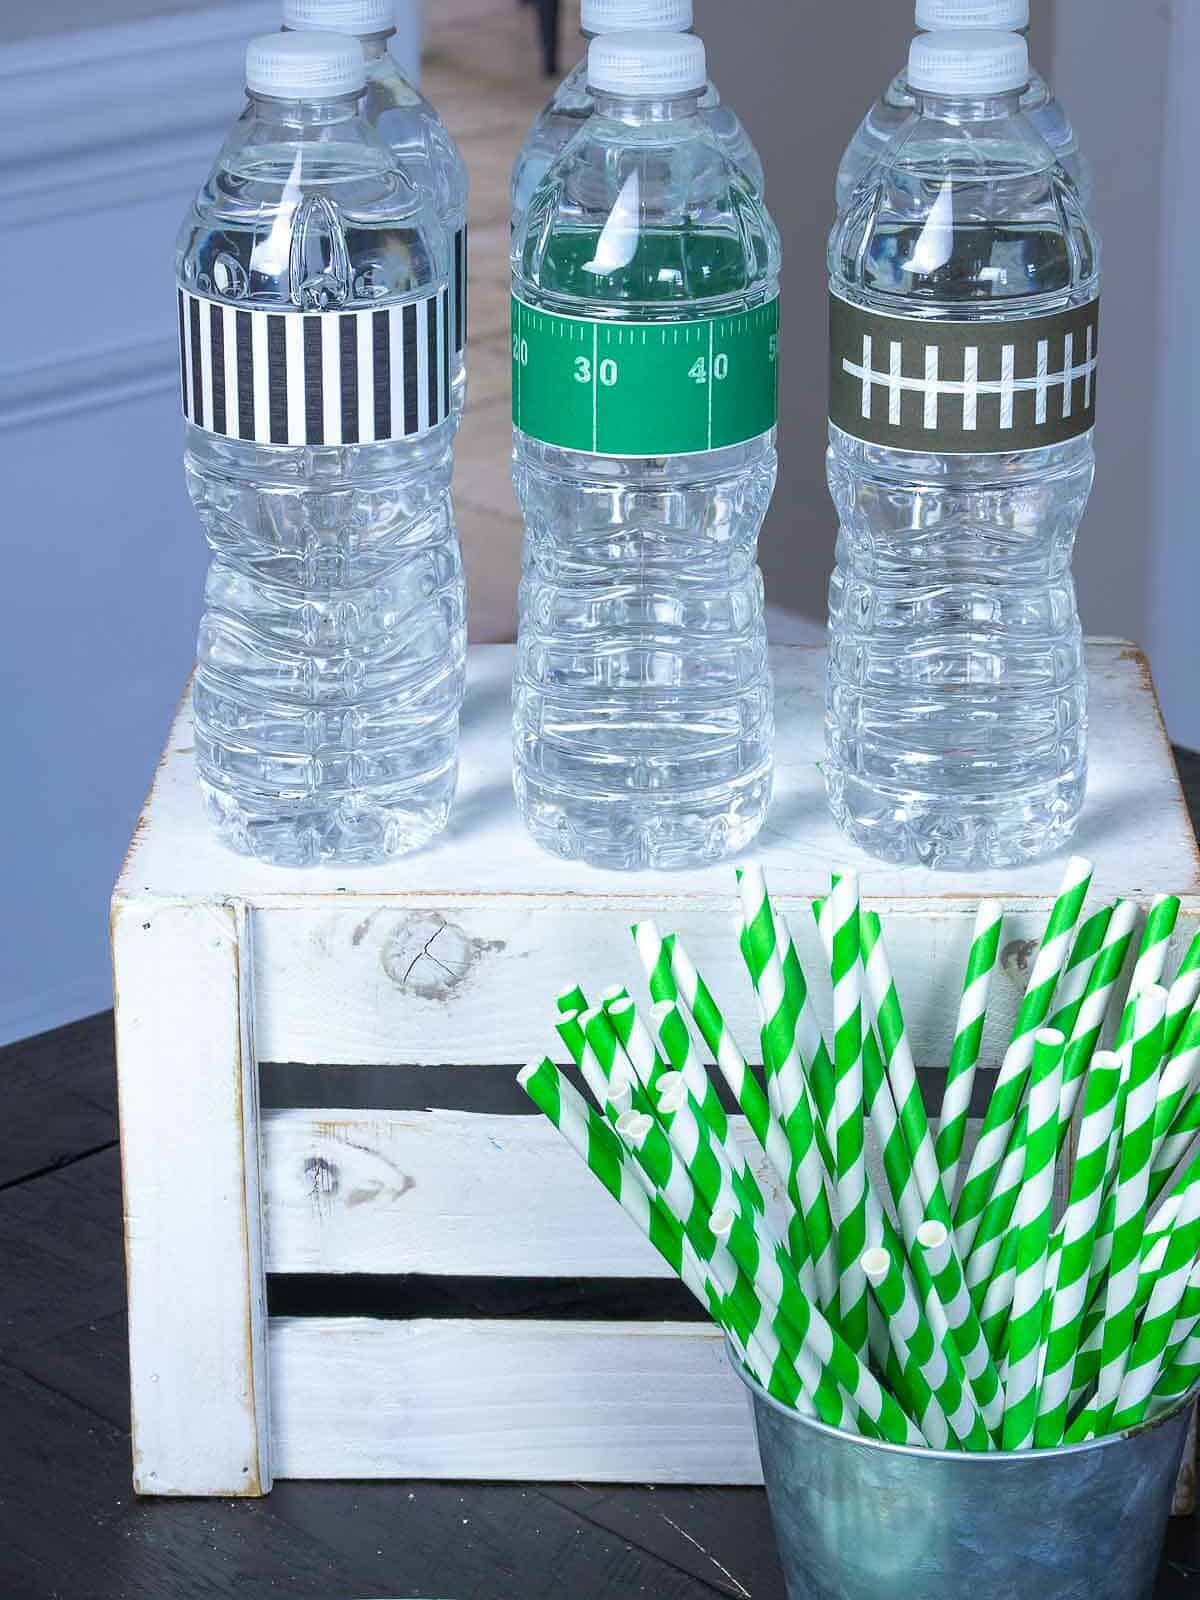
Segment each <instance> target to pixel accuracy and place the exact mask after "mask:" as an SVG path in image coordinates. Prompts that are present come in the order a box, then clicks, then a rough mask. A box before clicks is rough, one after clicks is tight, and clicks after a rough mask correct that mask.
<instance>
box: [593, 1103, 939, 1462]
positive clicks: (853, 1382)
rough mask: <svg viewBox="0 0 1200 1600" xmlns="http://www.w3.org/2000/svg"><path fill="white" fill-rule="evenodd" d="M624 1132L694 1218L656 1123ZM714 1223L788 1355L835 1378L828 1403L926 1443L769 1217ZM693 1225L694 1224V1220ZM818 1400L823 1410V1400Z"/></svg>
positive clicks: (873, 1426)
mask: <svg viewBox="0 0 1200 1600" xmlns="http://www.w3.org/2000/svg"><path fill="white" fill-rule="evenodd" d="M617 1131H618V1133H619V1134H620V1135H621V1136H622V1138H627V1139H628V1140H629V1141H631V1148H633V1149H634V1151H635V1154H636V1156H637V1159H638V1161H639V1163H640V1164H641V1165H642V1168H643V1170H644V1171H645V1172H646V1174H647V1175H648V1177H649V1178H650V1179H651V1181H652V1183H653V1184H654V1185H655V1187H656V1189H657V1191H658V1193H659V1194H660V1195H661V1197H662V1199H663V1200H664V1202H665V1203H666V1204H667V1205H668V1206H669V1207H670V1209H671V1210H672V1211H673V1212H674V1214H675V1215H676V1216H680V1215H681V1212H682V1213H684V1214H686V1215H687V1216H688V1217H689V1218H692V1219H694V1217H695V1213H696V1201H697V1196H698V1194H699V1191H698V1190H697V1188H696V1186H695V1184H694V1183H693V1180H692V1176H691V1174H689V1173H688V1172H687V1170H686V1168H685V1167H684V1165H683V1163H682V1161H680V1160H679V1159H678V1158H677V1157H676V1155H675V1152H674V1150H673V1149H672V1146H671V1142H670V1140H669V1139H668V1138H667V1136H666V1134H665V1133H664V1132H663V1130H662V1129H661V1128H660V1127H658V1126H657V1124H655V1123H654V1122H653V1121H652V1120H651V1119H650V1118H648V1117H643V1116H639V1115H638V1114H637V1113H636V1112H634V1113H629V1114H628V1115H627V1116H626V1117H622V1119H621V1122H620V1123H619V1124H618V1127H617ZM707 1225H708V1226H709V1228H710V1229H711V1232H712V1234H713V1235H714V1236H715V1237H716V1238H718V1239H720V1240H723V1241H724V1242H725V1243H726V1244H727V1245H728V1248H729V1251H730V1253H731V1255H732V1256H733V1258H734V1260H735V1261H736V1262H737V1264H738V1265H739V1266H740V1267H741V1268H742V1270H743V1272H745V1273H746V1275H747V1277H748V1278H749V1279H750V1281H751V1283H752V1284H753V1287H754V1291H755V1294H756V1295H757V1296H758V1298H759V1300H760V1301H761V1302H762V1303H763V1304H764V1306H765V1307H766V1308H767V1309H768V1310H769V1311H770V1312H771V1314H772V1317H773V1320H772V1327H773V1328H774V1329H775V1332H776V1334H777V1336H778V1337H779V1340H780V1344H781V1346H782V1348H783V1349H784V1350H785V1351H786V1353H787V1354H788V1355H790V1356H792V1357H793V1359H795V1357H796V1356H797V1355H798V1354H799V1352H800V1351H801V1350H802V1349H804V1348H806V1347H807V1351H808V1353H809V1355H810V1356H811V1357H812V1359H813V1361H814V1363H815V1365H816V1366H817V1367H818V1368H819V1369H820V1371H821V1373H822V1375H823V1377H824V1378H826V1379H828V1382H827V1383H824V1384H823V1386H822V1397H823V1399H824V1398H825V1397H826V1396H827V1395H828V1394H829V1393H830V1392H833V1393H836V1394H838V1395H844V1396H845V1398H846V1400H847V1401H848V1402H849V1405H850V1408H851V1420H853V1421H856V1422H857V1423H858V1425H859V1427H860V1428H863V1429H864V1431H871V1432H873V1433H876V1434H877V1435H879V1436H880V1437H883V1438H885V1439H889V1440H891V1441H892V1442H893V1443H896V1444H921V1443H923V1442H924V1440H923V1437H922V1435H921V1433H920V1431H919V1430H918V1429H917V1428H916V1426H915V1424H914V1423H913V1422H912V1421H911V1419H910V1418H908V1417H907V1416H906V1415H905V1414H904V1412H903V1411H902V1410H901V1408H900V1406H899V1405H898V1404H897V1403H896V1401H895V1400H894V1399H893V1398H892V1396H891V1395H890V1394H888V1393H887V1392H886V1391H885V1390H884V1389H883V1388H881V1386H880V1384H879V1382H878V1380H877V1379H876V1378H875V1377H874V1375H873V1374H872V1373H871V1372H870V1371H869V1369H868V1368H867V1367H866V1366H865V1365H864V1364H863V1363H862V1362H861V1361H860V1360H859V1359H858V1357H857V1355H856V1354H855V1353H854V1351H853V1350H852V1349H851V1348H850V1346H849V1345H848V1344H847V1343H846V1341H845V1340H844V1339H843V1338H842V1337H841V1335H840V1334H839V1333H838V1332H837V1330H836V1329H834V1328H833V1327H832V1326H831V1325H830V1324H829V1322H828V1321H827V1320H826V1318H825V1317H824V1316H823V1315H822V1313H821V1311H820V1310H819V1309H818V1308H817V1307H816V1306H814V1305H813V1304H812V1303H811V1302H810V1301H809V1300H808V1298H807V1297H806V1296H805V1295H804V1293H803V1292H802V1290H801V1288H800V1285H799V1282H798V1280H797V1278H796V1273H795V1269H794V1268H793V1266H792V1263H791V1260H790V1258H789V1257H788V1254H787V1252H786V1250H784V1248H783V1246H782V1245H781V1244H779V1242H778V1241H777V1240H774V1239H772V1238H771V1236H770V1235H769V1234H768V1233H767V1232H766V1229H765V1224H764V1222H763V1219H762V1218H759V1219H758V1220H757V1226H756V1227H751V1226H750V1225H748V1224H747V1223H746V1222H745V1221H744V1220H743V1219H742V1218H741V1217H739V1216H738V1214H737V1212H736V1211H735V1210H733V1209H731V1208H728V1207H721V1208H719V1209H718V1210H717V1211H716V1212H713V1213H709V1215H708V1218H707ZM685 1226H687V1224H685ZM690 1226H692V1227H694V1226H695V1222H694V1220H693V1221H692V1222H691V1224H690ZM689 1231H690V1228H689ZM813 1400H814V1404H818V1396H817V1394H814V1395H813ZM818 1411H819V1412H820V1413H821V1415H822V1417H823V1420H825V1421H832V1425H833V1426H839V1425H841V1419H840V1418H832V1419H831V1418H830V1416H829V1415H827V1414H826V1410H822V1407H821V1404H818Z"/></svg>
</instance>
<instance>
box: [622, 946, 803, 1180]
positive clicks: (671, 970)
mask: <svg viewBox="0 0 1200 1600" xmlns="http://www.w3.org/2000/svg"><path fill="white" fill-rule="evenodd" d="M633 935H634V942H635V943H636V945H637V952H638V955H639V956H640V958H641V961H642V966H643V968H644V969H645V972H646V977H647V981H648V983H649V986H650V994H651V996H652V998H653V999H654V1000H655V1001H656V1002H658V1001H667V1000H676V1001H678V1002H679V1004H680V1005H681V1006H682V1007H683V1008H684V1009H685V1010H686V1011H687V1013H688V1014H689V1016H690V1017H691V1019H692V1021H693V1022H694V1023H695V1025H696V1031H697V1032H698V1033H699V1035H700V1037H701V1038H702V1039H703V1040H704V1042H705V1044H706V1045H707V1046H708V1048H709V1050H710V1051H711V1052H712V1054H713V1057H714V1059H715V1061H716V1063H717V1067H718V1068H719V1070H720V1072H721V1076H722V1077H723V1078H724V1079H725V1081H726V1083H727V1084H728V1085H729V1087H730V1089H731V1090H732V1091H733V1095H734V1098H735V1099H736V1100H737V1103H738V1105H739V1106H740V1107H741V1110H742V1114H743V1115H744V1116H745V1118H746V1121H747V1122H748V1123H749V1124H750V1127H751V1128H752V1130H753V1132H754V1135H755V1137H756V1138H757V1139H758V1142H759V1144H761V1145H762V1147H763V1150H764V1151H765V1152H766V1154H767V1157H768V1159H769V1160H770V1163H771V1165H772V1167H773V1168H774V1169H775V1174H776V1176H777V1177H778V1179H779V1181H780V1182H781V1183H782V1184H784V1185H785V1186H788V1185H789V1180H790V1176H791V1164H792V1155H791V1149H790V1147H789V1146H788V1142H787V1138H786V1137H785V1135H784V1133H783V1130H782V1128H779V1127H778V1126H777V1125H775V1124H774V1123H773V1120H772V1118H771V1115H770V1110H769V1107H768V1105H767V1099H766V1096H765V1095H764V1094H763V1092H762V1089H761V1088H760V1086H759V1083H758V1080H757V1079H756V1078H755V1076H754V1074H753V1073H752V1072H751V1070H750V1068H749V1066H748V1065H747V1062H746V1057H745V1056H744V1055H743V1053H742V1051H741V1048H740V1046H739V1045H738V1042H737V1040H736V1039H735V1038H734V1036H733V1033H732V1031H731V1030H730V1028H729V1027H728V1026H727V1024H726V1022H725V1018H724V1016H723V1014H722V1012H721V1008H720V1007H719V1006H718V1005H717V1002H716V1001H715V999H714V998H713V996H712V993H711V991H710V990H709V988H708V985H707V984H706V983H705V982H704V979H703V978H702V977H701V976H700V974H699V972H698V971H697V970H696V966H695V963H694V962H693V961H692V959H691V957H690V956H689V955H688V953H687V950H686V949H685V948H684V945H683V942H682V940H680V939H679V938H678V937H677V936H676V935H675V934H673V933H671V934H667V935H666V937H665V938H664V937H663V935H662V934H660V933H659V931H658V928H657V927H656V926H655V924H654V923H653V922H639V923H635V924H634V929H633ZM772 1128H774V1135H772ZM790 1192H791V1191H790V1188H789V1193H790ZM793 1204H798V1201H797V1200H796V1198H795V1196H793Z"/></svg>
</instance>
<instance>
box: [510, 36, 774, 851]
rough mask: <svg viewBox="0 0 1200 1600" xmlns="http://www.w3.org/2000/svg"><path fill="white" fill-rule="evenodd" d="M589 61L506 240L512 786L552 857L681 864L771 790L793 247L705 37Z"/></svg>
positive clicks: (600, 54) (731, 831)
mask: <svg viewBox="0 0 1200 1600" xmlns="http://www.w3.org/2000/svg"><path fill="white" fill-rule="evenodd" d="M588 73H589V84H590V92H591V94H592V97H593V99H594V101H595V112H594V114H593V116H592V117H591V118H590V119H589V120H588V122H587V125H586V127H585V128H584V130H583V131H582V132H581V133H580V134H579V136H578V137H577V138H576V139H574V140H572V142H571V144H570V145H569V147H568V148H567V150H566V151H565V152H564V153H563V155H562V156H561V157H560V158H559V160H558V161H557V162H556V163H555V165H554V166H553V167H552V168H551V170H550V172H549V174H548V175H547V177H546V179H545V181H544V182H543V183H542V184H541V185H540V186H539V188H538V190H537V193H536V195H535V197H534V200H533V203H532V205H531V207H530V209H529V211H528V212H527V213H526V216H525V218H524V221H523V223H522V225H521V226H520V227H519V228H518V230H517V233H516V235H515V237H514V240H513V323H512V349H513V423H514V469H513V481H514V484H515V487H516V492H517V498H518V500H519V502H520V505H521V510H522V512H523V513H524V517H525V546H524V568H523V576H522V580H521V591H520V632H519V636H518V650H517V666H516V673H515V679H514V687H513V731H514V746H515V751H514V755H515V764H514V781H515V785H516V792H517V799H518V803H519V805H520V808H521V811H522V814H523V815H524V817H525V820H526V823H527V824H528V826H529V828H530V830H531V832H532V833H533V836H534V837H535V838H536V839H537V840H538V841H539V843H541V844H543V845H544V846H546V847H547V848H548V849H550V850H553V851H556V852H557V853H559V854H560V855H564V856H570V857H577V858H579V859H582V860H585V861H588V862H592V863H595V864H598V865H604V866H609V867H646V866H650V867H679V866H684V865H687V864H689V863H694V862H704V861H712V860H716V859H717V858H718V857H720V856H722V855H724V854H725V853H726V852H728V851H731V850H736V849H738V848H740V847H741V846H742V845H744V844H746V843H747V842H748V841H749V840H750V839H751V838H753V836H754V835H755V833H756V832H757V831H758V829H759V827H760V825H761V823H762V820H763V816H764V815H765V813H766V809H767V804H768V802H769V799H770V794H771V771H772V765H771V747H772V734H773V721H772V701H771V681H770V676H769V674H768V669H767V640H766V628H765V624H764V617H763V586H762V578H761V575H760V573H759V570H758V567H757V566H756V564H755V546H756V541H757V538H758V532H759V528H760V526H761V524H762V519H763V515H764V513H765V512H766V509H767V505H768V503H769V501H770V498H771V492H772V490H773V488H774V485H775V465H776V463H775V409H776V382H775V377H776V365H777V363H776V340H777V334H776V329H777V326H778V298H777V296H778V274H779V239H778V234H777V232H776V229H775V226H774V224H773V222H772V221H771V218H770V216H769V215H768V214H767V211H766V208H765V207H764V205H763V202H762V200H761V198H760V196H759V194H758V192H757V190H755V189H754V188H753V187H752V186H751V184H750V183H749V182H748V181H747V179H746V178H745V176H744V175H743V174H742V173H741V172H740V171H739V170H738V169H737V168H736V167H735V166H734V165H733V163H732V162H731V161H730V159H729V157H728V155H727V154H726V152H725V150H724V148H723V146H722V145H721V143H720V142H719V141H718V139H717V138H716V137H715V135H714V134H713V132H712V129H711V127H710V125H709V123H708V120H707V119H706V118H705V117H704V116H703V114H702V112H701V99H702V96H703V91H704V84H705V81H706V79H705V58H704V46H703V44H702V43H701V42H700V40H699V39H697V38H695V37H694V36H693V35H691V34H667V33H627V34H607V35H602V36H601V37H599V38H596V39H593V41H592V44H591V47H590V49H589V52H588Z"/></svg>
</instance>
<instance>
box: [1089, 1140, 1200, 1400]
mask: <svg viewBox="0 0 1200 1600" xmlns="http://www.w3.org/2000/svg"><path fill="white" fill-rule="evenodd" d="M1196 1183H1200V1151H1197V1153H1196V1155H1195V1156H1194V1157H1193V1158H1192V1160H1191V1161H1190V1162H1189V1163H1188V1165H1187V1168H1186V1170H1185V1171H1184V1174H1183V1176H1182V1177H1181V1178H1180V1179H1179V1181H1178V1182H1177V1183H1176V1184H1175V1186H1174V1188H1173V1189H1172V1190H1171V1192H1170V1194H1169V1195H1168V1196H1167V1198H1166V1199H1165V1200H1164V1201H1163V1203H1162V1205H1161V1206H1160V1207H1159V1209H1158V1210H1157V1211H1156V1212H1155V1215H1154V1222H1153V1224H1152V1225H1151V1226H1150V1227H1149V1228H1148V1229H1147V1230H1146V1233H1145V1235H1144V1237H1143V1240H1142V1245H1141V1252H1140V1253H1141V1262H1140V1265H1139V1270H1138V1282H1137V1293H1136V1296H1135V1299H1134V1310H1135V1313H1140V1312H1142V1311H1143V1310H1144V1309H1145V1307H1146V1306H1147V1305H1148V1304H1149V1301H1150V1296H1151V1294H1152V1293H1153V1291H1154V1285H1155V1283H1156V1282H1157V1281H1158V1275H1159V1273H1160V1272H1161V1271H1162V1267H1163V1263H1164V1261H1165V1260H1166V1253H1167V1247H1168V1245H1169V1243H1170V1240H1171V1234H1172V1231H1173V1229H1174V1224H1175V1221H1176V1219H1177V1218H1178V1216H1179V1213H1180V1211H1181V1209H1182V1207H1183V1205H1184V1202H1185V1197H1186V1195H1187V1191H1188V1190H1189V1189H1190V1188H1191V1187H1192V1185H1193V1184H1196ZM1112 1202H1113V1197H1112V1195H1111V1194H1110V1195H1109V1197H1108V1199H1107V1201H1106V1202H1105V1209H1104V1211H1103V1212H1102V1213H1101V1226H1104V1225H1105V1221H1106V1218H1107V1219H1108V1227H1109V1234H1108V1237H1107V1238H1106V1239H1101V1238H1100V1230H1099V1228H1098V1229H1097V1247H1096V1251H1095V1254H1094V1257H1093V1263H1092V1275H1091V1281H1090V1286H1089V1293H1088V1310H1087V1312H1086V1314H1085V1316H1084V1320H1083V1328H1082V1331H1081V1335H1080V1342H1079V1353H1078V1355H1077V1356H1076V1358H1075V1370H1074V1374H1073V1376H1072V1382H1071V1409H1072V1410H1074V1408H1075V1407H1076V1405H1078V1403H1079V1402H1080V1400H1081V1399H1082V1398H1083V1397H1084V1395H1086V1393H1087V1391H1088V1390H1089V1389H1090V1388H1091V1386H1092V1384H1093V1383H1094V1382H1095V1380H1096V1373H1097V1371H1098V1370H1099V1367H1100V1350H1101V1344H1102V1342H1103V1337H1104V1281H1105V1275H1106V1273H1107V1270H1108V1257H1109V1253H1110V1252H1111V1249H1112V1234H1111V1217H1112V1211H1111V1206H1112ZM1160 1219H1162V1221H1161V1224H1160Z"/></svg>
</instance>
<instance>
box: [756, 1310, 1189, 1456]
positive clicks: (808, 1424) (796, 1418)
mask: <svg viewBox="0 0 1200 1600" xmlns="http://www.w3.org/2000/svg"><path fill="white" fill-rule="evenodd" d="M725 1349H726V1352H727V1354H728V1356H729V1364H730V1366H732V1368H733V1370H734V1371H735V1372H736V1373H737V1375H738V1377H739V1378H740V1379H741V1380H742V1382H743V1383H744V1384H745V1385H746V1387H747V1389H749V1390H750V1392H751V1393H752V1394H753V1395H754V1398H755V1399H756V1400H759V1401H761V1402H762V1404H763V1405H766V1406H769V1407H770V1408H771V1410H772V1411H777V1412H778V1413H779V1415H780V1416H782V1417H786V1418H787V1419H788V1421H789V1422H794V1423H796V1424H797V1425H798V1426H799V1427H802V1428H810V1429H812V1431H813V1432H814V1433H819V1434H823V1435H824V1436H825V1437H826V1438H830V1439H844V1440H845V1441H846V1442H847V1443H850V1444H861V1445H866V1446H868V1448H870V1449H872V1450H882V1451H884V1452H885V1453H886V1454H888V1455H895V1456H913V1457H915V1458H916V1459H917V1460H919V1461H953V1462H957V1463H958V1464H959V1465H964V1466H965V1465H966V1464H967V1463H968V1462H970V1463H971V1464H972V1465H978V1466H980V1467H987V1465H988V1464H989V1463H991V1464H993V1465H994V1464H995V1463H996V1462H1004V1463H1007V1462H1010V1461H1059V1460H1063V1459H1064V1458H1066V1457H1068V1456H1081V1455H1085V1454H1087V1453H1088V1452H1090V1451H1093V1450H1104V1449H1106V1448H1108V1447H1109V1446H1111V1445H1117V1444H1124V1443H1125V1442H1126V1441H1127V1440H1129V1439H1139V1438H1141V1437H1142V1436H1143V1435H1145V1434H1147V1433H1152V1432H1153V1431H1154V1430H1155V1429H1156V1428H1161V1427H1164V1426H1165V1425H1166V1424H1167V1423H1168V1422H1170V1421H1171V1419H1172V1417H1177V1416H1178V1415H1179V1413H1180V1412H1181V1411H1183V1410H1184V1409H1185V1408H1186V1407H1187V1406H1190V1405H1193V1404H1194V1403H1195V1401H1196V1399H1197V1398H1198V1397H1200V1379H1198V1380H1197V1381H1196V1382H1195V1383H1194V1384H1193V1385H1192V1387H1191V1388H1190V1389H1189V1390H1188V1392H1187V1393H1186V1394H1185V1395H1181V1396H1180V1398H1179V1399H1178V1400H1177V1401H1176V1402H1175V1404H1174V1405H1173V1406H1172V1407H1171V1408H1170V1410H1169V1411H1163V1412H1161V1413H1160V1414H1159V1415H1158V1416H1157V1417H1154V1418H1153V1419H1152V1420H1151V1421H1149V1422H1139V1423H1138V1424H1137V1426H1136V1427H1133V1428H1126V1429H1124V1430H1123V1431H1122V1432H1121V1433H1107V1434H1105V1436H1104V1438H1103V1439H1086V1440H1084V1442H1083V1443H1082V1444H1060V1445H1055V1446H1054V1447H1053V1449H1050V1450H933V1449H931V1448H930V1447H929V1446H928V1445H922V1444H892V1443H891V1441H890V1440H887V1439H868V1438H866V1437H865V1435H863V1434H861V1433H847V1432H846V1431H845V1430H844V1429H842V1428H835V1427H833V1426H831V1424H829V1423H828V1422H822V1421H821V1420H820V1419H819V1418H817V1417H806V1416H804V1415H803V1414H802V1413H801V1412H799V1411H794V1410H793V1409H792V1408H791V1407H790V1406H785V1405H784V1404H783V1402H782V1401H781V1400H776V1399H775V1397H774V1395H770V1394H768V1393H767V1391H766V1390H765V1389H764V1388H763V1386H762V1384H761V1383H759V1381H758V1379H757V1378H755V1377H753V1376H752V1375H751V1374H750V1373H749V1372H748V1371H747V1370H746V1368H745V1367H744V1366H743V1364H742V1360H741V1357H740V1356H739V1355H738V1353H737V1351H736V1350H735V1349H734V1348H733V1346H732V1344H731V1343H730V1342H729V1340H728V1338H726V1340H725Z"/></svg>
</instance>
